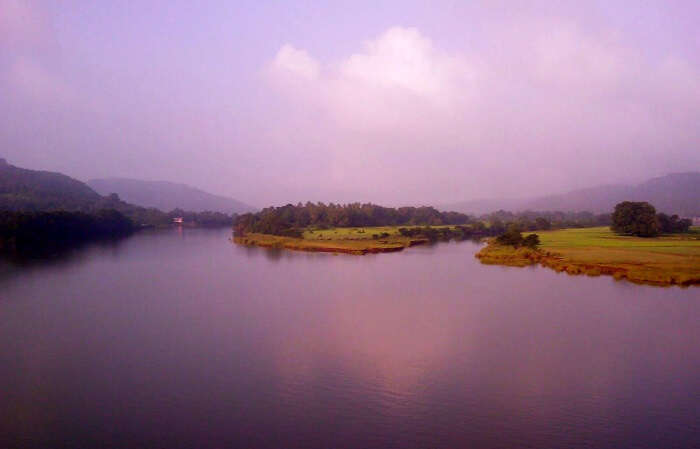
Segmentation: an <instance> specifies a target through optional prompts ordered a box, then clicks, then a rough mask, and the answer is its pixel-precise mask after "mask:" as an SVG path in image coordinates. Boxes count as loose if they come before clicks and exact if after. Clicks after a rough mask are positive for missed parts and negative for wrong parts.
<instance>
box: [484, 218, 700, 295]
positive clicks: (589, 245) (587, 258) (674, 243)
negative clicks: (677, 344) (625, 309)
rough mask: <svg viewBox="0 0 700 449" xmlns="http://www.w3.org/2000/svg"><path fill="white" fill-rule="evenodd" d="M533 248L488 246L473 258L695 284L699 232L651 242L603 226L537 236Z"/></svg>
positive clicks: (698, 278)
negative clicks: (538, 242)
mask: <svg viewBox="0 0 700 449" xmlns="http://www.w3.org/2000/svg"><path fill="white" fill-rule="evenodd" d="M538 236H539V239H540V242H541V243H540V245H539V247H537V248H527V247H514V246H511V245H502V244H498V243H497V242H496V241H495V239H493V240H492V241H490V242H489V244H488V245H487V246H485V247H484V248H483V249H482V250H481V251H480V252H479V253H477V255H476V257H477V258H479V259H480V260H481V262H482V263H487V264H499V265H509V266H527V265H534V264H540V265H543V266H545V267H549V268H552V269H554V270H556V271H558V272H566V273H569V274H587V275H589V276H599V275H611V276H614V277H615V278H616V279H627V280H629V281H632V282H635V283H644V284H653V285H692V284H698V283H700V229H698V228H693V229H692V230H690V231H689V232H687V233H680V234H669V235H663V236H658V237H655V238H644V237H636V236H625V235H619V234H616V233H615V232H613V231H612V230H611V229H610V228H608V227H596V228H585V229H563V230H556V231H544V232H538Z"/></svg>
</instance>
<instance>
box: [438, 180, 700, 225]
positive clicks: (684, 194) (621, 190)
mask: <svg viewBox="0 0 700 449" xmlns="http://www.w3.org/2000/svg"><path fill="white" fill-rule="evenodd" d="M698 192H700V172H688V173H672V174H669V175H665V176H661V177H658V178H653V179H650V180H648V181H646V182H644V183H642V184H639V185H606V186H598V187H591V188H586V189H578V190H573V191H571V192H567V193H562V194H554V195H547V196H542V197H538V198H522V199H512V198H511V199H508V198H506V199H491V200H475V201H465V202H461V203H457V204H451V205H447V206H445V208H444V209H449V210H458V211H460V212H465V213H475V214H481V213H486V212H492V211H496V210H499V209H504V210H512V211H523V210H550V211H555V210H558V211H590V212H594V213H601V212H609V211H611V210H612V209H613V208H614V207H615V204H617V203H619V202H622V201H646V202H649V203H651V204H653V205H654V206H655V207H656V209H657V210H658V211H659V212H665V213H667V214H678V215H681V216H685V217H690V216H699V215H700V194H698Z"/></svg>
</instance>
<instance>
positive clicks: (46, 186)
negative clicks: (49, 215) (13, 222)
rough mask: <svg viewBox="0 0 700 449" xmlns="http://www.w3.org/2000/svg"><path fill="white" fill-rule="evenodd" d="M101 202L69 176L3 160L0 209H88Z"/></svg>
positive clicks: (86, 187)
mask: <svg viewBox="0 0 700 449" xmlns="http://www.w3.org/2000/svg"><path fill="white" fill-rule="evenodd" d="M101 199H102V197H101V196H100V195H99V194H98V193H97V192H95V191H94V190H92V189H91V188H90V187H88V186H87V185H86V184H85V183H83V182H80V181H78V180H76V179H73V178H71V177H69V176H66V175H63V174H61V173H54V172H48V171H38V170H28V169H26V168H20V167H15V166H14V165H10V164H8V163H7V162H6V161H5V160H4V159H0V210H13V211H42V210H59V209H63V210H87V209H89V208H91V207H92V206H94V205H95V204H96V203H98V202H99V201H100V200H101Z"/></svg>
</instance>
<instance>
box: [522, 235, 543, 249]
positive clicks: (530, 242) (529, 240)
mask: <svg viewBox="0 0 700 449" xmlns="http://www.w3.org/2000/svg"><path fill="white" fill-rule="evenodd" d="M539 244H540V236H539V235H537V234H530V235H528V236H527V237H525V238H524V239H523V246H527V247H528V248H537V246H538V245H539Z"/></svg>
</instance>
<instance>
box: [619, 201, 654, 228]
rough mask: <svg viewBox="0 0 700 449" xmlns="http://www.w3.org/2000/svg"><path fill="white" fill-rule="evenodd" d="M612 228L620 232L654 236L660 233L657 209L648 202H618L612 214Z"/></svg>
mask: <svg viewBox="0 0 700 449" xmlns="http://www.w3.org/2000/svg"><path fill="white" fill-rule="evenodd" d="M610 229H612V230H613V231H614V232H616V233H618V234H624V235H636V236H638V237H654V236H656V235H658V234H659V227H658V225H657V222H656V209H654V206H652V205H651V204H649V203H647V202H634V201H623V202H622V203H618V204H617V205H616V206H615V211H614V212H613V215H612V225H611V226H610Z"/></svg>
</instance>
